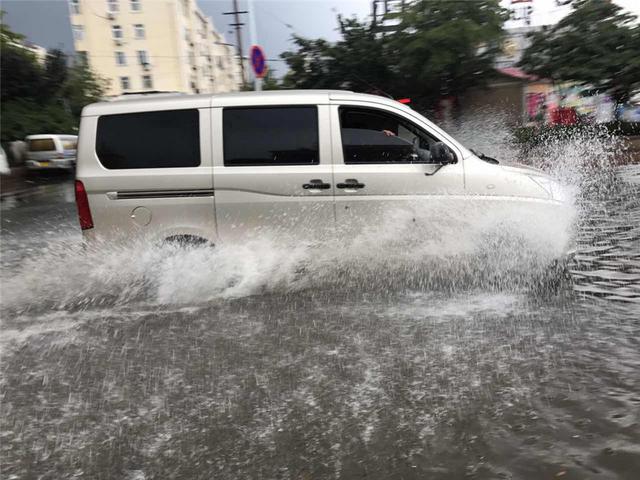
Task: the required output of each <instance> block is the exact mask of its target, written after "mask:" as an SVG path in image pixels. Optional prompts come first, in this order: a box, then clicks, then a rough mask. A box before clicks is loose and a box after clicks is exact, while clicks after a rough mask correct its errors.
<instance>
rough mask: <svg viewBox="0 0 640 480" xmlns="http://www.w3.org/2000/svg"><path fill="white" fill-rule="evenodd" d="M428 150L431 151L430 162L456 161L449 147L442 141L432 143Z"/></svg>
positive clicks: (448, 162) (446, 162)
mask: <svg viewBox="0 0 640 480" xmlns="http://www.w3.org/2000/svg"><path fill="white" fill-rule="evenodd" d="M429 150H430V152H431V162H432V163H440V164H442V165H448V164H450V163H455V161H456V156H455V155H454V154H453V152H452V151H451V149H450V148H449V147H447V146H446V145H445V144H444V143H442V142H436V143H434V144H433V145H431V148H430V149H429Z"/></svg>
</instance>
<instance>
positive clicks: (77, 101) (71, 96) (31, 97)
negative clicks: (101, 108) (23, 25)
mask: <svg viewBox="0 0 640 480" xmlns="http://www.w3.org/2000/svg"><path fill="white" fill-rule="evenodd" d="M0 40H1V45H0V57H1V60H2V68H1V69H0V82H1V85H2V88H1V89H0V92H1V94H0V95H1V102H0V115H1V117H2V128H1V129H0V140H1V141H2V142H8V141H12V140H19V139H22V138H24V137H25V136H26V135H29V134H34V133H43V132H73V131H75V130H76V129H77V127H78V123H79V119H80V114H81V112H82V108H83V107H84V106H85V105H86V104H88V103H91V102H95V101H97V100H99V99H100V97H101V96H102V94H103V91H104V87H105V85H104V82H103V81H102V80H100V79H99V78H98V77H96V76H95V75H94V74H93V73H92V72H91V70H90V69H89V68H88V67H87V66H86V65H83V64H78V65H75V66H72V67H68V66H67V58H66V56H65V54H64V53H62V52H61V51H59V50H52V51H50V52H48V54H47V57H46V59H45V65H44V67H43V66H41V65H40V64H39V63H38V61H37V59H36V58H35V56H34V55H33V54H32V53H31V52H29V51H28V50H26V49H24V48H22V47H21V46H20V44H21V42H22V41H23V40H24V38H23V37H22V36H21V35H19V34H17V33H15V32H13V31H11V29H10V28H9V27H8V26H7V25H5V24H4V23H2V24H1V30H0Z"/></svg>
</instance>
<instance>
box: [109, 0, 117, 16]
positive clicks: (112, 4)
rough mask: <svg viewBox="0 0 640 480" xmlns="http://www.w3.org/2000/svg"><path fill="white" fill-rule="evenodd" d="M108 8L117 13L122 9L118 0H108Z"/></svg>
mask: <svg viewBox="0 0 640 480" xmlns="http://www.w3.org/2000/svg"><path fill="white" fill-rule="evenodd" d="M107 10H108V11H109V12H111V13H115V12H117V11H119V10H120V6H119V5H118V0H107Z"/></svg>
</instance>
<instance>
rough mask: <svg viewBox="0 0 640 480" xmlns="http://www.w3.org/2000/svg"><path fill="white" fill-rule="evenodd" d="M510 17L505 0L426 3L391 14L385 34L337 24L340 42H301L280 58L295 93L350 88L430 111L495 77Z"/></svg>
mask: <svg viewBox="0 0 640 480" xmlns="http://www.w3.org/2000/svg"><path fill="white" fill-rule="evenodd" d="M507 18H508V12H507V10H505V9H504V8H502V7H500V4H499V0H476V1H473V2H467V1H449V0H420V1H416V2H413V3H411V4H407V6H406V7H405V8H404V10H403V11H401V12H399V13H397V14H393V15H389V17H388V19H389V20H390V21H392V22H394V23H395V24H396V26H395V27H394V28H393V29H392V30H391V31H388V32H386V33H383V32H381V31H380V30H379V29H378V28H377V27H376V26H375V25H374V24H372V23H362V22H359V21H357V20H355V19H348V20H345V19H343V18H341V17H338V22H339V27H340V33H341V36H342V38H341V40H339V41H338V42H336V43H330V42H327V41H326V40H323V39H316V40H314V39H306V38H302V37H299V36H294V38H293V41H294V43H295V45H296V47H297V48H296V50H295V51H290V52H285V53H283V54H282V55H281V56H282V58H283V59H284V60H285V61H286V63H287V65H288V67H289V72H288V73H287V75H286V76H285V78H284V81H283V83H284V85H285V86H286V87H289V88H346V89H351V90H355V91H364V92H374V93H381V94H387V95H392V96H394V97H396V96H411V97H413V98H414V99H415V100H414V101H417V103H420V104H422V105H424V106H428V105H432V104H434V103H435V101H436V100H437V99H438V98H439V97H440V96H442V95H459V94H461V93H463V92H464V91H465V90H466V89H468V88H469V87H471V86H474V85H478V84H481V83H483V81H484V80H485V78H486V76H487V74H488V73H489V72H491V71H492V70H493V61H494V59H495V56H496V55H497V53H498V45H499V40H500V39H501V36H502V33H503V30H502V27H503V24H504V21H505V20H506V19H507Z"/></svg>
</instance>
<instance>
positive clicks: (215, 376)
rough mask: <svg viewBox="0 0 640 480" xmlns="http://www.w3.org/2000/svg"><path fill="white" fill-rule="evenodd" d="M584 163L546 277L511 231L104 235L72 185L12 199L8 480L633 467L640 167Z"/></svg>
mask: <svg viewBox="0 0 640 480" xmlns="http://www.w3.org/2000/svg"><path fill="white" fill-rule="evenodd" d="M571 148H572V149H573V150H572V151H574V152H575V150H576V148H577V147H576V145H573V146H572V147H571ZM589 148H591V151H593V146H591V147H589ZM554 151H555V152H563V151H564V150H562V149H560V150H558V149H556V150H554ZM576 156H578V157H580V156H581V153H580V151H579V150H578V153H574V158H575V157H576ZM560 157H562V159H563V160H564V159H565V157H563V156H562V154H561V153H558V154H557V155H556V157H555V159H556V160H558V159H559V158H560ZM566 158H568V159H567V160H566V161H567V162H569V161H570V160H571V159H570V158H569V156H567V157H566ZM547 160H548V158H547ZM541 163H542V162H541ZM572 168H573V170H572V169H562V168H560V169H559V168H555V167H553V168H548V169H549V170H552V171H554V173H556V174H557V175H558V176H559V177H561V178H564V180H565V181H568V180H567V179H569V180H571V183H572V184H573V186H575V187H576V188H577V189H578V190H579V193H578V195H577V197H576V206H577V208H578V211H579V214H578V218H577V219H576V223H577V234H576V240H577V255H576V258H575V261H574V263H572V264H571V277H572V280H571V282H565V283H564V284H561V285H560V286H559V287H558V288H557V289H555V290H552V291H541V290H540V289H538V288H536V286H535V284H532V283H530V282H520V281H519V280H517V279H520V278H521V277H519V276H516V277H513V278H511V277H509V276H508V275H509V274H510V271H509V272H507V271H506V270H505V271H502V270H501V269H502V268H503V267H504V259H505V257H508V256H509V253H510V252H511V253H514V252H515V251H516V249H515V248H513V249H511V250H510V249H509V245H507V244H505V243H504V242H503V243H501V244H499V245H498V246H499V247H500V248H492V249H489V250H487V251H480V252H479V253H478V254H477V255H476V256H475V257H474V258H470V257H468V256H465V257H456V258H455V260H451V259H450V258H448V257H439V256H438V255H437V254H436V255H435V258H432V259H425V258H423V257H420V262H416V261H415V258H414V257H412V256H411V247H410V246H407V245H406V244H405V243H402V247H403V248H404V249H405V252H408V253H405V254H404V256H405V257H406V258H405V259H404V261H403V260H402V258H401V257H402V255H400V256H399V255H398V254H395V253H392V252H389V257H388V258H393V262H389V261H388V260H385V259H384V258H382V259H381V260H380V263H379V264H377V265H376V263H375V262H374V261H373V263H372V258H373V257H376V256H379V253H380V252H373V254H371V255H370V256H368V257H366V256H365V258H366V262H364V265H366V268H364V267H362V268H361V269H360V268H359V266H362V264H358V262H354V263H349V264H348V268H341V267H340V261H339V260H340V259H344V257H342V256H343V255H345V252H337V253H336V252H335V251H333V253H331V254H330V253H329V252H327V251H326V250H322V249H321V250H314V249H312V250H310V251H308V250H304V249H302V250H286V251H284V252H283V251H282V249H281V248H280V247H279V246H278V245H277V244H274V243H269V242H263V243H260V244H251V245H245V246H235V247H233V248H230V249H227V250H225V249H222V250H221V251H216V252H212V251H211V250H210V249H208V247H200V248H197V247H194V248H191V249H185V248H180V247H175V246H164V247H160V246H151V245H135V246H131V247H129V248H115V247H114V248H113V249H112V250H108V248H107V247H105V248H103V249H102V250H101V251H95V250H91V249H88V250H87V249H83V248H82V247H81V244H80V236H79V233H78V231H77V227H76V225H75V209H74V205H73V203H72V202H73V191H72V186H71V185H70V184H67V183H60V184H57V185H51V186H49V187H47V188H45V189H43V190H39V191H38V192H36V193H34V194H31V195H25V196H23V197H19V198H13V199H11V200H10V201H3V204H2V208H3V211H2V214H3V217H2V267H3V270H2V286H3V289H2V290H3V299H2V300H3V306H2V334H1V337H0V346H1V348H2V365H1V372H2V376H1V385H0V389H1V392H2V397H1V398H2V432H1V436H2V437H1V441H0V452H1V460H2V472H3V478H6V479H19V478H20V479H22V478H39V479H64V478H87V479H114V478H116V479H117V478H122V479H130V480H133V479H135V480H142V479H170V478H175V479H211V478H216V479H218V478H219V479H247V478H278V479H354V478H363V479H364V478H367V479H425V478H428V479H452V478H477V479H495V478H505V479H508V478H512V479H544V478H549V479H552V478H562V479H591V478H593V479H611V478H620V479H636V478H638V472H640V374H639V373H638V372H640V195H639V193H640V183H639V182H638V178H639V175H640V168H639V167H637V166H628V167H620V168H613V167H604V168H601V167H598V168H596V169H594V170H591V171H590V172H592V173H593V172H595V173H593V175H589V174H583V175H577V174H576V173H575V172H583V173H584V172H585V171H586V170H585V168H586V167H585V164H584V163H578V164H577V165H576V164H574V165H573V167H572ZM365 247H366V248H369V247H370V245H368V244H365ZM493 247H496V245H493ZM415 248H418V247H415ZM105 249H106V250H105ZM310 252H311V253H310ZM347 252H348V253H349V254H353V253H354V251H353V250H347ZM436 253H437V252H436ZM336 265H337V266H336ZM487 271H488V272H489V274H487ZM501 271H502V272H503V274H504V275H503V276H502V277H505V278H502V277H501V280H500V281H495V280H496V276H497V277H500V272H501ZM478 278H480V279H481V280H482V281H474V280H473V279H478Z"/></svg>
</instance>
